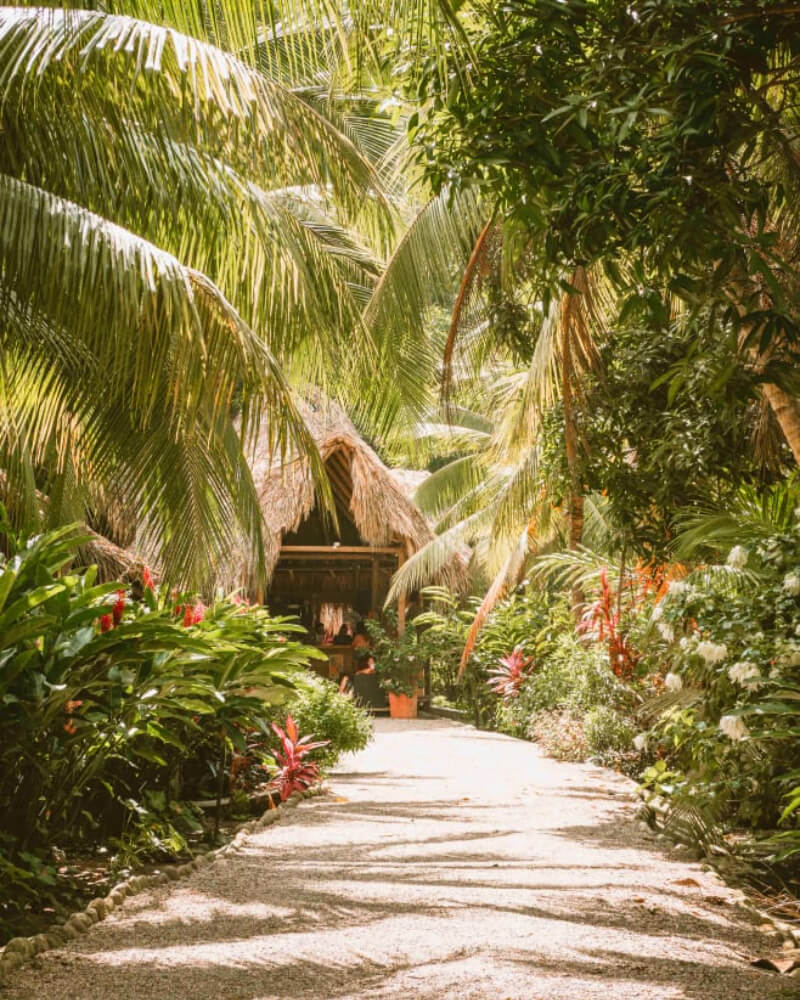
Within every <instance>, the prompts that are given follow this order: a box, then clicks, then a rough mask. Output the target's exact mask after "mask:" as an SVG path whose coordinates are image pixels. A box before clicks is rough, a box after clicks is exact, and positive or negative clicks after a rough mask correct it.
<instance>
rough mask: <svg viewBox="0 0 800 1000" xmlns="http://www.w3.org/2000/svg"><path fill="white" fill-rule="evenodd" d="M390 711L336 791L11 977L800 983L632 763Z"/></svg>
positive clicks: (130, 985) (204, 983) (393, 989)
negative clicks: (618, 767)
mask: <svg viewBox="0 0 800 1000" xmlns="http://www.w3.org/2000/svg"><path fill="white" fill-rule="evenodd" d="M376 729H377V739H376V740H375V742H374V743H373V745H372V746H371V747H370V748H369V749H368V750H367V751H366V752H364V753H363V754H360V755H359V756H357V757H352V758H349V759H348V761H347V762H346V764H345V766H343V767H342V768H341V770H340V771H339V772H338V773H336V774H334V775H333V776H332V777H331V779H330V782H329V784H330V788H331V794H330V795H329V796H327V797H324V798H319V799H312V800H309V801H308V802H306V803H304V804H303V805H301V806H300V807H299V809H297V810H295V811H294V812H291V813H289V815H288V817H287V819H286V820H285V821H284V822H283V823H282V824H280V825H277V826H274V827H271V828H269V829H267V830H264V831H263V832H260V833H257V834H255V835H253V836H252V837H251V838H250V840H249V841H248V844H247V846H246V848H245V849H244V850H243V851H242V852H241V853H240V854H238V855H236V856H233V857H229V858H226V859H224V860H220V861H218V862H217V863H216V864H215V865H214V866H213V867H211V868H208V869H204V870H202V871H200V872H197V873H195V874H193V875H192V876H191V877H190V878H188V879H186V880H183V881H181V882H178V883H173V884H170V885H166V886H163V887H159V888H158V889H157V890H154V891H150V892H147V893H144V894H142V895H139V896H136V897H133V898H132V899H130V900H128V901H127V902H126V904H125V906H124V907H123V908H122V909H121V910H120V911H117V912H116V913H115V914H114V915H113V916H112V917H110V918H109V919H108V920H106V921H104V922H102V923H100V924H97V925H96V926H94V927H93V928H92V929H91V931H90V932H89V933H88V934H87V935H86V936H85V937H83V938H81V939H80V940H78V941H75V942H73V943H72V944H70V945H69V946H68V947H66V948H64V949H63V950H61V951H58V952H50V953H46V954H44V955H43V956H41V957H40V958H39V959H38V960H37V964H36V966H35V967H29V968H28V969H27V970H23V971H22V972H21V973H19V974H18V976H19V978H18V979H17V980H16V982H15V984H14V985H13V986H10V987H8V988H6V990H5V991H4V992H0V996H2V997H3V1000H23V998H25V1000H67V998H69V1000H167V998H175V1000H229V998H236V1000H266V998H315V1000H324V998H334V997H336V998H359V1000H367V998H369V1000H379V998H406V997H409V998H420V1000H428V998H430V1000H434V998H436V1000H442V998H459V1000H469V998H479V1000H505V998H508V1000H511V998H513V1000H551V998H559V1000H562V998H563V1000H591V998H604V1000H606V998H609V1000H623V998H624V1000H633V998H645V997H646V998H658V1000H668V998H679V997H681V998H697V1000H722V998H725V1000H732V998H742V1000H762V998H767V997H769V998H778V997H786V998H788V997H800V982H798V980H797V979H791V978H785V977H780V976H777V975H776V974H774V973H768V972H760V971H756V970H754V969H751V968H750V967H749V966H748V964H747V962H746V961H745V960H744V959H743V958H742V957H741V956H742V954H743V953H747V954H754V953H758V954H764V953H765V952H766V953H773V954H774V953H775V952H776V951H777V950H778V945H776V943H775V941H774V940H772V941H770V940H768V939H767V938H766V937H764V936H762V935H761V934H760V933H759V932H758V930H757V928H754V927H753V925H752V924H751V923H749V922H748V918H747V917H746V915H744V914H743V912H742V911H741V910H739V909H738V908H736V907H734V906H733V905H732V898H731V893H729V892H728V891H727V890H725V889H721V888H720V886H719V885H718V884H717V883H716V882H715V881H714V880H713V879H712V878H711V877H710V876H709V875H706V874H704V873H703V872H701V871H700V868H699V865H697V864H691V863H688V862H686V861H685V860H681V858H682V855H681V853H680V851H676V850H673V851H671V852H670V851H668V850H667V849H665V848H664V847H663V846H662V845H660V844H656V843H655V841H654V839H653V838H652V837H651V836H650V835H648V834H646V833H643V832H642V831H641V830H640V828H639V826H638V824H637V823H636V821H635V819H634V813H635V808H634V805H633V802H632V799H631V797H630V792H629V785H628V783H627V782H626V781H625V780H624V779H621V778H618V777H616V776H615V775H613V774H610V773H609V772H606V771H602V770H600V769H598V768H594V767H591V766H582V765H574V764H559V763H557V762H555V761H551V760H548V759H547V758H544V757H543V756H541V754H540V753H539V751H538V750H537V748H536V747H535V746H533V745H531V744H529V743H523V742H520V741H516V740H512V739H509V738H507V737H504V736H500V735H498V734H496V733H478V732H475V731H474V730H472V729H470V728H467V727H464V726H460V725H457V724H455V723H450V722H441V721H416V722H406V723H403V722H390V721H388V720H386V721H384V720H379V721H378V722H377V724H376ZM687 879H688V880H689V882H688V883H687V882H686V880H687ZM681 883H684V884H681Z"/></svg>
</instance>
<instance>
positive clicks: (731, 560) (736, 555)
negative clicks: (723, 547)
mask: <svg viewBox="0 0 800 1000" xmlns="http://www.w3.org/2000/svg"><path fill="white" fill-rule="evenodd" d="M748 555H749V553H748V551H747V549H746V548H745V547H744V546H743V545H734V547H733V548H732V549H731V550H730V552H729V553H728V565H729V566H730V567H732V568H733V569H744V567H745V566H746V565H747V557H748Z"/></svg>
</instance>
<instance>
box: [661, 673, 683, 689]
mask: <svg viewBox="0 0 800 1000" xmlns="http://www.w3.org/2000/svg"><path fill="white" fill-rule="evenodd" d="M664 687H665V688H666V689H667V691H680V690H681V689H682V688H683V681H682V680H681V678H680V677H679V676H678V674H673V673H672V671H670V672H669V673H668V674H667V676H666V677H665V678H664Z"/></svg>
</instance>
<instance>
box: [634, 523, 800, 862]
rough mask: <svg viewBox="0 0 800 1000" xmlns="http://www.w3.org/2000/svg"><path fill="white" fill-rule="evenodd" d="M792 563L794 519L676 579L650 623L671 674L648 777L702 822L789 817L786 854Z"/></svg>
mask: <svg viewBox="0 0 800 1000" xmlns="http://www.w3.org/2000/svg"><path fill="white" fill-rule="evenodd" d="M798 565H800V527H793V528H791V530H788V531H785V532H783V533H776V534H773V535H769V536H766V535H765V536H764V537H761V538H760V539H758V538H756V539H754V540H753V541H752V542H751V544H750V545H749V547H744V546H742V545H737V546H734V547H733V548H732V549H731V550H730V553H729V555H728V558H727V561H726V562H725V563H724V564H723V565H717V566H713V565H712V566H707V567H705V568H703V569H698V570H696V571H695V572H693V573H691V574H690V575H689V576H687V577H686V578H685V580H683V581H681V582H679V583H673V584H672V585H671V586H670V591H669V593H668V594H667V596H666V597H665V598H664V600H663V602H662V603H661V604H660V605H659V606H658V607H657V608H656V610H655V612H654V615H653V618H654V619H655V620H654V621H653V623H652V625H653V627H652V632H653V633H657V634H656V635H654V637H653V639H652V644H653V646H654V647H656V648H657V649H658V650H659V654H660V658H661V662H662V672H663V673H665V674H666V678H665V683H664V688H665V690H664V693H663V694H662V695H661V696H660V698H659V699H658V700H657V701H656V702H654V705H653V712H654V714H655V715H656V716H657V718H656V722H655V724H654V725H653V726H652V728H651V730H650V732H649V733H648V734H647V740H648V742H649V745H650V748H651V750H652V751H654V752H656V753H658V755H659V757H660V759H659V760H658V761H657V762H656V763H655V764H654V766H653V767H651V768H650V769H649V771H648V772H647V774H646V780H647V782H648V784H649V785H651V786H652V787H653V788H655V789H656V790H657V791H658V792H659V793H660V794H661V795H663V796H666V797H667V798H669V799H671V800H672V802H673V803H674V806H675V808H676V809H679V810H689V811H691V812H692V814H693V815H694V816H695V818H696V820H697V822H698V823H701V822H704V823H706V824H713V823H721V824H724V825H731V824H738V825H745V826H755V827H773V828H774V827H775V826H777V825H778V824H779V823H783V824H785V825H787V826H789V827H790V830H789V831H787V833H786V834H785V835H784V837H783V840H782V841H781V842H780V848H781V850H782V851H783V852H784V853H787V852H791V851H792V850H800V830H798V825H799V824H800V812H798V806H800V802H798V801H797V800H795V801H794V804H792V799H791V792H792V789H793V788H794V787H795V786H796V785H797V776H798V774H799V773H800V740H799V739H798V735H800V711H798V707H797V706H798V704H800V576H798V571H797V567H798ZM787 806H788V809H786V808H785V807H787Z"/></svg>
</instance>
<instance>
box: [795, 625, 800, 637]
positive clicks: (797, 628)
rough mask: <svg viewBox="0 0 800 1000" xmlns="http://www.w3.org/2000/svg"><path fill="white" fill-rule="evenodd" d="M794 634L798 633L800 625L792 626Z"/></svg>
mask: <svg viewBox="0 0 800 1000" xmlns="http://www.w3.org/2000/svg"><path fill="white" fill-rule="evenodd" d="M794 634H795V635H800V625H795V627H794Z"/></svg>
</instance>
